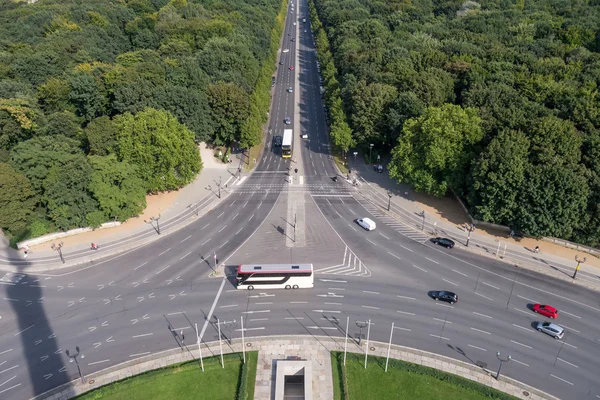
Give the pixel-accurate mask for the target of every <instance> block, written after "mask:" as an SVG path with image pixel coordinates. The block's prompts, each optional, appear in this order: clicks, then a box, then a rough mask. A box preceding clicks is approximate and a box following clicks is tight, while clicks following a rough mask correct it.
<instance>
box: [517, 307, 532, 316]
mask: <svg viewBox="0 0 600 400" xmlns="http://www.w3.org/2000/svg"><path fill="white" fill-rule="evenodd" d="M514 309H515V311H518V312H522V313H523V314H527V315H531V314H530V313H529V312H527V311H525V310H521V309H520V308H517V307H514Z"/></svg>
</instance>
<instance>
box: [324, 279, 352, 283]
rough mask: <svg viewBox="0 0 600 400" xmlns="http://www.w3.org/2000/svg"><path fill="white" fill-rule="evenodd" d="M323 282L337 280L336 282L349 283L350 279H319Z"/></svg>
mask: <svg viewBox="0 0 600 400" xmlns="http://www.w3.org/2000/svg"><path fill="white" fill-rule="evenodd" d="M319 280H320V281H321V282H336V283H348V281H340V280H336V279H319Z"/></svg>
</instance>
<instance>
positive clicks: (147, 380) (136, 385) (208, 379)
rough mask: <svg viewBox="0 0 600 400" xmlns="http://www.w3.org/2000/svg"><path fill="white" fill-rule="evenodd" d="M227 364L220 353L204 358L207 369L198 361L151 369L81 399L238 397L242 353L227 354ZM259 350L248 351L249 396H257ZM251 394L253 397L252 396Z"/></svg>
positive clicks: (129, 399) (131, 399)
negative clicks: (202, 368)
mask: <svg viewBox="0 0 600 400" xmlns="http://www.w3.org/2000/svg"><path fill="white" fill-rule="evenodd" d="M223 358H224V364H225V368H221V364H220V357H219V356H217V357H210V358H205V359H204V372H202V370H201V369H200V365H199V363H198V362H197V361H192V362H187V363H184V364H177V365H173V366H170V367H166V368H163V369H159V370H155V371H150V372H146V373H143V374H141V375H137V376H134V377H132V378H128V379H125V380H122V381H119V382H115V383H113V384H110V385H108V386H104V387H101V388H99V389H96V390H94V391H91V392H89V393H85V394H83V395H81V396H79V397H77V399H80V400H92V399H102V400H121V399H123V400H150V399H152V400H154V399H159V400H160V399H165V400H177V399H205V400H207V399H219V400H221V399H223V400H234V399H236V398H237V394H238V386H239V383H240V376H241V372H242V354H241V353H238V354H227V355H225V356H224V357H223ZM257 358H258V352H256V351H253V352H246V362H247V364H248V399H253V398H254V382H255V380H256V361H257ZM250 396H251V397H250Z"/></svg>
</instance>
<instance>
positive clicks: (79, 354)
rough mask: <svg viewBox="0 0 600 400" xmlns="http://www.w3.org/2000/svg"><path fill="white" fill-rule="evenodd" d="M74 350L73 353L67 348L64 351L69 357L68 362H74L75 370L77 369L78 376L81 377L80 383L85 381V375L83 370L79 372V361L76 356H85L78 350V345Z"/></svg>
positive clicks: (82, 357)
mask: <svg viewBox="0 0 600 400" xmlns="http://www.w3.org/2000/svg"><path fill="white" fill-rule="evenodd" d="M75 350H76V351H77V353H75V354H70V353H69V350H67V351H66V352H65V353H66V354H67V357H69V362H70V363H72V362H75V364H76V365H77V371H79V377H80V378H81V383H85V375H83V372H81V367H80V366H79V361H77V357H79V356H81V359H82V360H83V359H84V358H85V356H84V355H83V353H81V351H79V346H75Z"/></svg>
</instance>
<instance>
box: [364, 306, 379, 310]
mask: <svg viewBox="0 0 600 400" xmlns="http://www.w3.org/2000/svg"><path fill="white" fill-rule="evenodd" d="M361 307H362V308H370V309H372V310H379V307H372V306H361Z"/></svg>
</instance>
